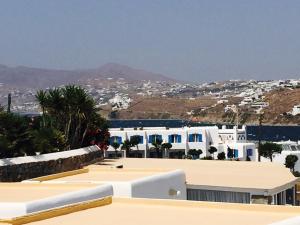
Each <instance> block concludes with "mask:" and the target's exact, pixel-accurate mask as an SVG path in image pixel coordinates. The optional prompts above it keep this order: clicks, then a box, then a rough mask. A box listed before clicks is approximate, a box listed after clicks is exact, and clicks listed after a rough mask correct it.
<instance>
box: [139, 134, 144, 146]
mask: <svg viewBox="0 0 300 225" xmlns="http://www.w3.org/2000/svg"><path fill="white" fill-rule="evenodd" d="M139 137H140V144H143V143H144V138H143V136H139Z"/></svg>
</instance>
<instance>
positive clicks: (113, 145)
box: [110, 142, 120, 158]
mask: <svg viewBox="0 0 300 225" xmlns="http://www.w3.org/2000/svg"><path fill="white" fill-rule="evenodd" d="M110 145H111V147H113V148H114V149H115V157H116V158H118V148H119V147H120V144H119V143H118V142H113V143H111V144H110Z"/></svg>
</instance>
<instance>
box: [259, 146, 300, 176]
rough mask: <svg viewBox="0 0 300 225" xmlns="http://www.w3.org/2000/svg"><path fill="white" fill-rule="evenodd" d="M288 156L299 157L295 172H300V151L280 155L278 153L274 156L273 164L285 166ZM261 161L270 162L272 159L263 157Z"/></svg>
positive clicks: (283, 152) (285, 152) (284, 152)
mask: <svg viewBox="0 0 300 225" xmlns="http://www.w3.org/2000/svg"><path fill="white" fill-rule="evenodd" d="M288 155H296V156H298V161H297V162H296V164H295V171H299V172H300V151H282V152H281V153H280V154H277V153H276V154H274V155H273V162H274V163H278V164H281V165H284V164H285V158H286V157H287V156H288ZM261 161H262V162H270V159H268V158H265V157H261Z"/></svg>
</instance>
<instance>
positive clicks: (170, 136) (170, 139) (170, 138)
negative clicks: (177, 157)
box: [169, 135, 172, 143]
mask: <svg viewBox="0 0 300 225" xmlns="http://www.w3.org/2000/svg"><path fill="white" fill-rule="evenodd" d="M169 143H172V135H169Z"/></svg>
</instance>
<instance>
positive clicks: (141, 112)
mask: <svg viewBox="0 0 300 225" xmlns="http://www.w3.org/2000/svg"><path fill="white" fill-rule="evenodd" d="M241 100H242V98H237V97H230V98H228V102H227V103H225V104H216V102H217V100H216V99H213V98H211V97H199V98H195V99H185V98H175V97H173V98H159V97H152V98H149V97H146V98H137V99H135V100H134V101H133V103H132V104H131V107H130V108H129V109H126V110H121V111H120V112H118V113H117V114H116V117H117V118H119V119H169V118H172V119H190V120H193V121H198V122H208V123H228V124H233V123H236V114H235V113H233V112H232V111H227V112H225V110H224V108H225V106H226V105H232V104H235V105H238V104H239V102H240V101H241ZM265 101H266V102H269V107H267V108H266V109H265V110H264V111H265V114H264V119H263V123H264V124H287V125H288V124H290V125H295V124H300V115H297V116H292V115H289V114H288V113H287V112H290V111H291V110H292V108H293V106H294V105H297V104H300V89H294V90H290V89H282V90H274V91H272V92H269V93H266V94H265ZM191 112H193V113H192V114H191ZM239 112H240V113H239V123H240V124H258V123H259V115H258V114H255V113H254V112H253V110H251V109H249V108H247V107H240V108H239Z"/></svg>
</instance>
